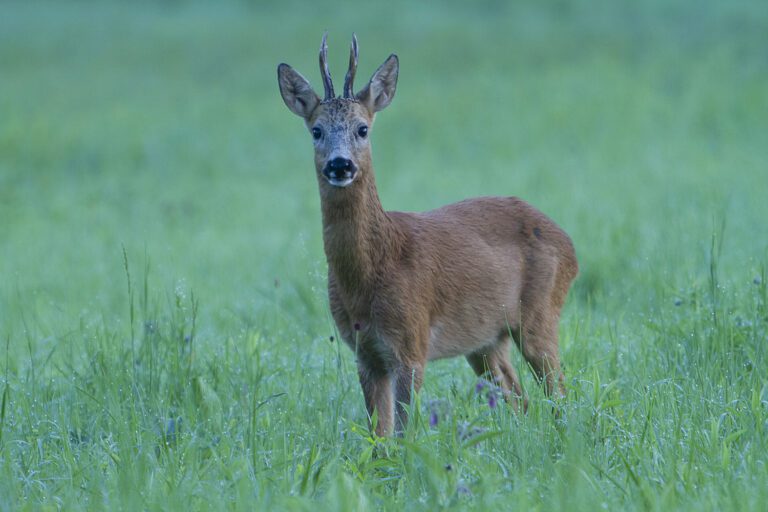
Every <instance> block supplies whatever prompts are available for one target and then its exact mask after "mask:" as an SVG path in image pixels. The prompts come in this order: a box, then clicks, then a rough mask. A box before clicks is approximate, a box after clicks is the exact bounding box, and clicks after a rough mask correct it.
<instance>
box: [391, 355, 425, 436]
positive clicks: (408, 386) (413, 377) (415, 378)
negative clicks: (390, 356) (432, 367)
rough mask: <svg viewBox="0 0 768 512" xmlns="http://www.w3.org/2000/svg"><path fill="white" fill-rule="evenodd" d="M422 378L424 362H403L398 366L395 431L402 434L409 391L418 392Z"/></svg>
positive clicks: (405, 421) (409, 399) (405, 423)
mask: <svg viewBox="0 0 768 512" xmlns="http://www.w3.org/2000/svg"><path fill="white" fill-rule="evenodd" d="M423 378H424V364H423V363H422V364H413V365H408V364H403V365H401V366H399V367H398V369H397V373H396V379H395V410H396V412H397V425H396V426H397V433H398V434H402V432H403V431H404V430H405V427H406V425H407V424H408V406H409V405H410V404H411V399H412V396H411V394H412V393H411V391H412V390H413V391H414V392H418V391H419V389H421V383H422V380H423Z"/></svg>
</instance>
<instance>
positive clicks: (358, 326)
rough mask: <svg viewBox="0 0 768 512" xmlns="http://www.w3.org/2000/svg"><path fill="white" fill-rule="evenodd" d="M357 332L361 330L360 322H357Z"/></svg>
mask: <svg viewBox="0 0 768 512" xmlns="http://www.w3.org/2000/svg"><path fill="white" fill-rule="evenodd" d="M355 330H356V331H359V330H360V322H355Z"/></svg>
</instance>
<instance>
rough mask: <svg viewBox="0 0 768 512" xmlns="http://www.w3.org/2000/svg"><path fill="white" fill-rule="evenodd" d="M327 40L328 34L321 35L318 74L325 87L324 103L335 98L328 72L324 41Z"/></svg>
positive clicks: (326, 45) (326, 50)
mask: <svg viewBox="0 0 768 512" xmlns="http://www.w3.org/2000/svg"><path fill="white" fill-rule="evenodd" d="M327 38H328V32H326V33H325V34H323V42H322V43H320V74H321V75H323V86H324V87H325V101H328V100H332V99H333V98H335V97H336V95H335V94H334V93H333V82H332V81H331V73H330V72H329V71H328V44H327V43H326V39H327Z"/></svg>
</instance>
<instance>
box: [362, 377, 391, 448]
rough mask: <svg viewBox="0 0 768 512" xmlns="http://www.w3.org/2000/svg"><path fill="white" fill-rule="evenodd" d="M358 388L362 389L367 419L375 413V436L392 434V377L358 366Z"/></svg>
mask: <svg viewBox="0 0 768 512" xmlns="http://www.w3.org/2000/svg"><path fill="white" fill-rule="evenodd" d="M358 375H359V377H360V386H361V387H362V388H363V396H364V397H365V408H366V409H367V411H368V417H369V418H372V417H373V413H374V411H376V413H377V417H378V419H377V422H376V435H378V436H382V437H383V436H387V435H389V434H390V433H391V432H392V425H393V407H392V376H391V374H390V373H389V372H387V371H384V370H380V369H375V368H371V367H368V366H363V365H362V364H358Z"/></svg>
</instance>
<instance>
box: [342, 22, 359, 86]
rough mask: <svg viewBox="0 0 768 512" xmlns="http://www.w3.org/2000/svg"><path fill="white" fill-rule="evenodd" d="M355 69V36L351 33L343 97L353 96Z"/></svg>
mask: <svg viewBox="0 0 768 512" xmlns="http://www.w3.org/2000/svg"><path fill="white" fill-rule="evenodd" d="M356 71H357V36H356V35H355V34H352V46H351V47H350V48H349V69H348V70H347V76H346V77H345V78H344V97H345V98H354V97H355V91H354V90H353V87H354V86H353V82H354V81H355V72H356Z"/></svg>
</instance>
